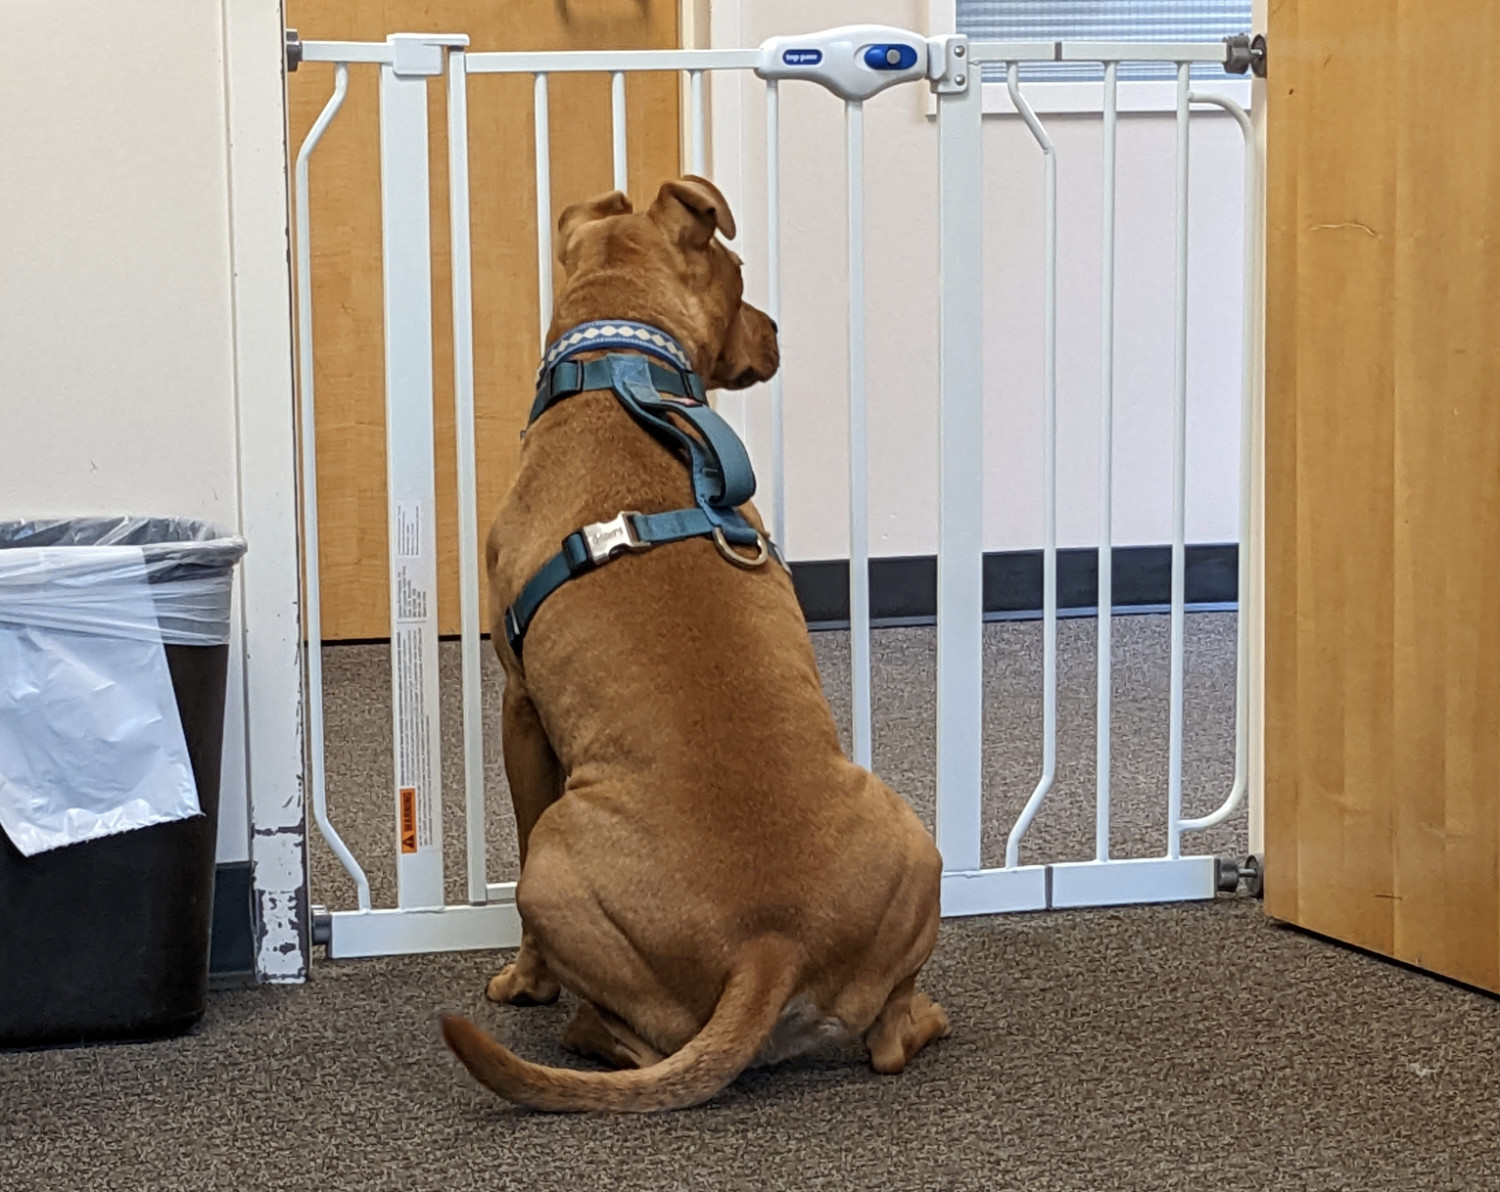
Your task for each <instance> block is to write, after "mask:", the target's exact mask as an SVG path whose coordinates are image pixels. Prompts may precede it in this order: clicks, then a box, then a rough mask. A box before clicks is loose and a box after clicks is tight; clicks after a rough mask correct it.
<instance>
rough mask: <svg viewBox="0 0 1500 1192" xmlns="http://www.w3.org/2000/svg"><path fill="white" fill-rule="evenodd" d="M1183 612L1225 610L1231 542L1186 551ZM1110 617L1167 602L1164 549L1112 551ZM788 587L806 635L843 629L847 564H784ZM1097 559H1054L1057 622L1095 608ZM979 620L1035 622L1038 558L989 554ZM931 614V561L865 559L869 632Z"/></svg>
mask: <svg viewBox="0 0 1500 1192" xmlns="http://www.w3.org/2000/svg"><path fill="white" fill-rule="evenodd" d="M1186 562H1187V576H1186V589H1187V590H1186V597H1187V605H1188V607H1189V608H1192V609H1197V610H1203V609H1210V608H1224V607H1233V605H1234V603H1235V601H1236V598H1237V595H1238V594H1237V592H1236V587H1237V580H1238V575H1239V571H1238V568H1239V550H1238V548H1237V547H1236V546H1235V545H1234V544H1233V543H1227V544H1205V545H1196V546H1189V547H1188V548H1187V560H1186ZM1112 579H1113V584H1112V587H1113V589H1114V602H1113V605H1114V609H1115V611H1116V612H1156V611H1159V610H1161V609H1164V608H1166V607H1168V606H1169V605H1170V603H1171V599H1172V548H1171V547H1170V546H1117V547H1115V549H1114V553H1113V560H1112ZM792 582H793V583H794V584H795V585H796V588H797V598H798V600H800V601H801V603H802V612H803V614H804V615H805V616H806V617H807V623H808V625H809V626H811V627H812V628H814V629H832V628H838V627H843V626H847V625H848V624H849V562H848V560H847V559H829V560H820V561H815V562H799V563H793V564H792ZM1098 585H1099V554H1098V551H1096V550H1094V549H1093V548H1092V547H1081V548H1069V549H1066V550H1059V551H1058V552H1057V608H1058V612H1059V614H1060V615H1063V616H1092V615H1094V614H1095V613H1096V612H1097V609H1098V599H1099V596H1098ZM984 613H985V617H986V618H987V619H990V620H1027V619H1031V618H1036V617H1040V616H1041V615H1042V552H1041V551H1039V550H1023V551H993V552H991V553H989V554H986V555H985V557H984ZM936 614H937V559H936V558H935V557H934V556H932V555H917V556H913V557H908V558H897V559H871V560H870V619H871V622H872V623H873V624H875V625H877V626H887V627H888V626H895V625H924V624H926V625H930V624H932V622H933V621H934V620H935V619H936Z"/></svg>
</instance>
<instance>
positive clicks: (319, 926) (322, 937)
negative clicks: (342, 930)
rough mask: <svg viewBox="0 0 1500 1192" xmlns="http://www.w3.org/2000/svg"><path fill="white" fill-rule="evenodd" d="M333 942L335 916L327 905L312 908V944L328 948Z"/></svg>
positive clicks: (316, 946)
mask: <svg viewBox="0 0 1500 1192" xmlns="http://www.w3.org/2000/svg"><path fill="white" fill-rule="evenodd" d="M332 942H333V916H332V915H330V914H329V913H328V908H327V907H326V906H315V907H313V908H312V945H313V947H315V948H326V947H328V945H329V944H331V943H332Z"/></svg>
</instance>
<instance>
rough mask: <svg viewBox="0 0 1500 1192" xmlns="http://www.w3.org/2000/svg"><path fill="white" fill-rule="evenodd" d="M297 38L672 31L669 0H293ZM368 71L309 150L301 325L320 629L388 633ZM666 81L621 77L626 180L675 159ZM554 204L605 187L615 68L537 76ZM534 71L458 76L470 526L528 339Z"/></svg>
mask: <svg viewBox="0 0 1500 1192" xmlns="http://www.w3.org/2000/svg"><path fill="white" fill-rule="evenodd" d="M286 20H287V25H288V26H289V27H291V28H295V29H297V30H298V32H299V33H300V34H301V36H302V37H303V38H304V39H305V40H314V39H316V40H339V41H382V40H384V39H385V37H386V36H387V35H388V34H390V33H403V32H456V33H467V34H468V35H469V39H470V47H471V48H472V49H475V50H519V49H528V50H546V49H627V48H628V49H669V48H673V47H675V46H676V45H677V44H678V0H599V2H597V3H594V2H590V3H577V2H569V0H504V2H502V3H492V4H466V3H462V2H460V0H431V2H426V3H423V2H419V0H389V2H387V3H378V2H375V0H287V3H286ZM377 69H378V68H376V67H371V66H365V67H360V66H353V67H351V68H350V72H349V94H348V98H347V99H346V100H345V103H344V107H343V110H342V111H341V112H340V113H339V115H338V117H337V119H335V121H334V122H333V124H332V126H331V127H330V128H329V130H328V133H327V134H326V136H325V137H324V139H323V141H322V143H321V144H320V145H319V146H318V149H317V151H316V152H315V153H314V155H313V157H312V159H311V165H310V174H311V193H312V202H311V206H310V212H309V215H310V219H311V224H312V232H311V246H312V262H313V341H314V344H315V348H316V353H317V358H316V365H315V368H316V372H315V381H316V386H315V388H316V394H317V407H318V410H317V430H318V448H317V451H318V489H319V491H318V515H319V527H320V532H321V533H320V537H321V544H320V545H321V549H320V559H319V561H320V567H321V575H322V585H321V591H322V596H323V631H324V636H325V638H327V639H329V640H339V639H345V640H348V639H371V638H386V637H388V636H389V634H390V602H389V595H388V592H389V581H388V571H387V556H386V549H387V543H386V539H387V530H386V524H387V512H386V478H385V381H384V361H383V356H382V351H383V347H382V345H383V340H382V334H383V332H382V306H381V272H380V181H379V180H380V160H379V111H378V108H377V102H376V84H377V77H378V76H377ZM332 87H333V68H332V67H331V66H329V65H325V64H308V65H304V66H303V67H302V68H301V69H299V70H298V71H297V72H296V73H295V74H293V75H291V76H290V77H289V80H288V92H289V103H290V121H291V139H292V145H293V147H294V151H295V147H296V146H298V145H300V144H301V142H302V138H303V137H304V136H305V135H306V133H307V130H308V129H309V128H310V127H311V126H312V122H313V120H314V119H316V117H317V114H318V112H319V111H320V110H321V109H322V107H323V105H324V103H325V102H327V99H328V96H329V94H330V93H331V91H332ZM678 95H679V81H678V79H677V78H676V76H674V75H670V74H649V75H634V76H632V77H631V78H630V79H629V82H628V85H627V91H626V102H627V114H628V125H627V127H628V130H629V138H630V142H629V143H630V156H629V176H630V182H631V190H632V192H633V197H634V198H636V200H637V202H639V201H640V200H641V198H642V196H648V197H649V195H651V194H653V193H654V192H655V189H656V187H657V186H658V185H659V184H660V182H661V181H662V180H663V179H664V178H667V177H670V176H672V175H674V174H676V173H677V172H678V165H679V143H680V141H679V133H678ZM549 99H550V103H549V107H550V115H551V125H550V127H551V136H552V212H549V213H547V214H548V218H549V219H551V218H553V213H555V212H557V211H560V210H561V209H562V208H563V207H564V206H566V205H567V204H568V203H571V202H573V201H575V200H577V199H580V198H586V197H588V196H590V195H593V194H598V193H600V192H602V191H606V190H608V189H610V187H611V185H612V179H613V167H612V157H611V149H610V143H611V142H610V97H609V78H608V76H605V75H559V76H556V77H554V78H553V79H551V80H550V96H549ZM445 110H446V100H445V94H444V82H443V80H441V79H435V80H433V81H432V82H431V83H430V84H429V106H428V120H429V127H430V129H431V146H432V149H431V158H430V173H431V179H432V247H433V278H432V290H433V337H434V344H433V346H434V368H435V385H434V404H433V417H434V420H435V424H436V430H437V483H438V538H439V556H438V594H439V600H438V606H439V627H440V632H443V633H456V632H457V631H458V596H459V593H458V556H457V550H458V542H457V505H456V498H455V473H454V455H453V452H454V441H453V381H452V377H453V373H452V341H451V338H450V337H451V312H450V309H449V305H448V293H449V289H448V287H449V272H448V187H447V178H448V159H447V136H446V128H445V116H444V113H445ZM532 130H533V113H532V80H531V76H530V75H523V76H498V75H487V76H471V78H470V80H469V172H470V191H471V228H472V231H471V238H472V245H473V253H472V267H473V279H474V389H475V406H476V422H477V426H476V439H477V443H478V455H479V469H478V488H479V524H480V534H481V536H482V535H483V534H484V533H485V532H486V531H487V530H488V529H489V523H490V520H491V519H492V518H493V516H494V513H495V511H496V509H498V508H499V505H500V501H501V499H502V498H503V496H504V494H505V492H506V490H507V488H508V487H509V485H510V483H511V481H512V479H513V477H514V474H515V468H516V462H517V449H518V446H519V435H520V431H521V428H522V426H523V425H524V423H525V418H526V411H527V409H528V408H529V406H530V403H531V398H532V392H531V388H530V384H531V380H532V378H533V377H534V375H535V370H536V362H537V354H538V335H539V332H538V326H537V324H538V315H537V270H536V219H537V211H536V206H537V204H536V200H535V186H536V183H535V176H536V175H535V168H536V167H535V155H534V151H533V131H532Z"/></svg>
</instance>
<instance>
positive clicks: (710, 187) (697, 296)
mask: <svg viewBox="0 0 1500 1192" xmlns="http://www.w3.org/2000/svg"><path fill="white" fill-rule="evenodd" d="M557 232H558V235H557V255H558V259H559V260H560V261H561V262H562V265H563V269H564V270H565V271H566V274H567V280H566V282H565V283H564V285H563V288H562V292H561V293H560V294H559V295H558V298H557V307H556V316H555V320H556V321H555V323H554V328H553V330H554V332H555V331H556V330H557V328H558V327H559V326H562V327H566V326H568V325H575V324H577V323H579V322H582V321H584V320H587V319H604V318H612V319H634V320H637V321H639V322H642V323H649V324H651V325H653V326H656V327H660V328H661V329H662V330H663V331H666V332H669V333H670V334H671V335H673V336H674V337H676V339H677V340H678V341H679V342H680V343H681V344H682V345H683V347H685V348H686V349H687V350H688V352H689V353H690V354H691V355H692V357H693V365H694V367H695V368H696V370H697V372H698V374H699V375H700V376H701V377H703V378H704V381H705V382H706V384H707V385H708V386H709V387H710V388H718V389H743V388H745V387H746V386H748V385H753V384H755V383H756V382H757V381H765V380H768V379H770V377H771V376H772V375H773V374H774V373H775V372H776V369H777V368H778V366H779V365H780V363H781V358H780V354H779V351H778V348H777V344H776V324H775V323H773V322H772V321H771V319H770V318H769V317H768V316H767V315H766V314H765V313H764V312H762V311H759V310H756V309H755V307H753V306H751V305H750V304H749V303H747V302H745V301H744V300H743V297H742V296H743V293H744V282H743V279H742V278H741V267H742V264H743V262H741V260H740V258H739V257H738V256H736V255H735V254H734V253H733V252H731V251H730V250H729V249H728V248H726V247H725V246H724V244H723V243H722V242H721V241H720V240H719V238H718V233H719V232H723V233H724V235H725V236H727V237H729V238H730V239H733V238H734V232H735V229H734V216H733V215H732V214H731V213H730V210H729V204H728V203H727V202H725V200H724V196H723V195H722V194H721V193H719V188H718V187H716V186H715V185H714V184H713V183H712V182H709V181H707V180H706V179H703V178H698V177H695V176H691V175H690V176H688V177H684V178H679V179H675V180H673V181H670V182H665V183H663V184H662V188H661V190H660V192H659V193H658V194H657V196H656V200H655V201H654V202H653V203H652V204H651V206H650V208H649V209H648V210H646V211H644V212H636V211H635V210H634V209H633V208H632V207H631V205H630V200H629V199H628V198H627V197H626V196H625V195H623V194H622V193H620V192H619V191H611V192H610V193H609V194H606V195H601V196H599V197H598V198H595V199H589V200H588V201H587V202H583V203H575V204H573V205H572V206H571V207H569V208H568V209H567V210H565V211H564V212H563V213H562V215H561V216H560V217H559V219H558V221H557Z"/></svg>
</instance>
